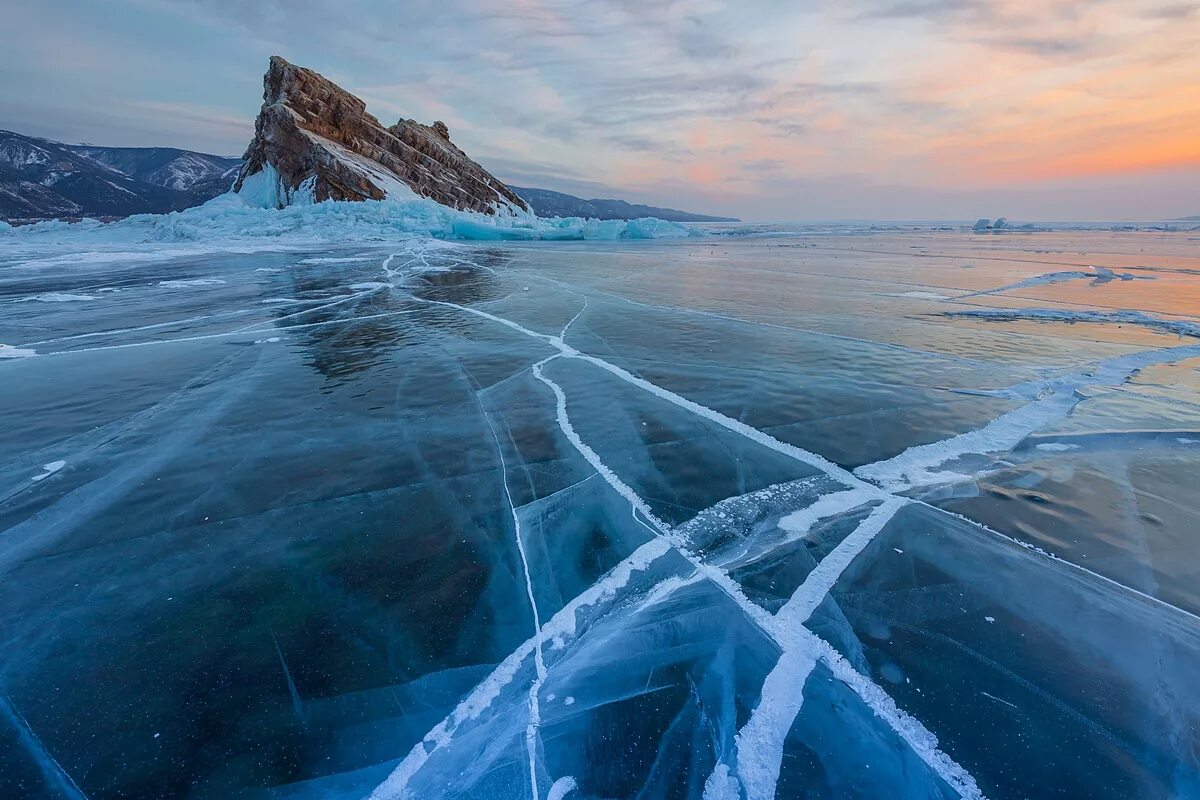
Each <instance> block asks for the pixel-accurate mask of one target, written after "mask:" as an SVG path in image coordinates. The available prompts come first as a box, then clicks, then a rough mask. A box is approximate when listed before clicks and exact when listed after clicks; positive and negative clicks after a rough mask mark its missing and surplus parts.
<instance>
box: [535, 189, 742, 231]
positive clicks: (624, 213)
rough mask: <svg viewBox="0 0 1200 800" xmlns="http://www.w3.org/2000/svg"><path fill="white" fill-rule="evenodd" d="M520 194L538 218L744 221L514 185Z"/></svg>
mask: <svg viewBox="0 0 1200 800" xmlns="http://www.w3.org/2000/svg"><path fill="white" fill-rule="evenodd" d="M511 188H512V190H513V191H514V192H516V193H517V194H519V195H521V197H522V198H524V200H525V201H526V202H528V203H529V205H530V207H531V208H533V211H534V213H535V214H537V215H538V216H539V217H589V218H595V219H641V218H643V217H656V218H658V219H665V220H668V221H670V222H741V220H739V219H737V218H735V217H711V216H707V215H704V214H691V213H688V212H687V211H679V210H677V209H674V208H658V207H657V206H645V205H640V204H636V203H627V202H625V201H624V200H600V199H593V200H584V199H583V198H581V197H575V196H574V195H570V194H565V193H563V192H553V191H551V190H549V189H531V188H528V187H524V186H513V187H511Z"/></svg>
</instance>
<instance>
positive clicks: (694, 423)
mask: <svg viewBox="0 0 1200 800" xmlns="http://www.w3.org/2000/svg"><path fill="white" fill-rule="evenodd" d="M252 188H253V186H252ZM347 205H348V204H317V205H311V206H291V207H289V208H287V209H284V210H279V211H275V210H267V209H260V208H255V207H252V206H250V205H247V204H246V203H245V202H244V201H243V200H241V199H238V198H229V197H226V198H223V199H221V200H219V201H216V202H215V203H213V204H210V205H209V206H206V207H204V208H202V209H195V210H192V211H190V212H183V213H181V214H176V215H168V216H167V217H160V218H134V219H130V220H127V221H125V222H123V223H117V224H114V225H108V226H104V225H99V224H90V223H89V224H84V225H81V226H77V227H73V228H72V227H66V226H61V225H46V226H40V227H39V226H33V228H31V229H27V230H20V229H17V230H12V231H4V232H0V340H2V341H5V342H7V343H9V344H7V345H5V346H0V356H6V357H5V360H4V361H3V362H0V372H3V373H4V375H3V376H0V619H3V620H4V622H3V625H2V627H0V636H2V638H3V641H2V643H0V644H2V646H3V648H4V652H5V653H6V654H7V657H6V658H5V659H4V664H3V668H2V674H0V795H2V796H6V797H7V796H13V797H35V798H40V797H47V798H51V797H88V798H92V800H98V799H100V798H117V797H130V796H134V797H137V796H151V797H214V798H215V797H220V798H246V799H247V800H250V798H257V799H258V800H263V799H264V798H265V799H267V800H309V799H312V798H365V797H372V798H375V800H388V799H390V798H424V797H431V798H432V797H454V798H496V797H504V798H534V797H536V798H537V800H571V799H572V798H581V799H582V798H592V797H605V798H612V797H630V798H646V799H647V800H654V799H655V798H679V797H687V798H713V799H723V798H738V799H739V800H742V799H743V798H744V799H745V800H750V799H751V798H771V797H779V798H787V797H828V798H840V797H855V796H857V797H912V798H955V797H967V798H977V797H988V798H1010V797H1011V798H1039V797H1061V796H1087V797H1097V798H1124V797H1145V798H1164V800H1165V799H1166V798H1181V797H1195V796H1200V753H1198V752H1197V749H1196V736H1195V731H1196V730H1197V729H1198V726H1200V688H1198V687H1197V684H1196V681H1195V680H1194V674H1195V665H1196V664H1197V663H1200V618H1198V617H1197V615H1198V614H1200V593H1198V592H1197V589H1196V586H1197V583H1196V580H1195V578H1196V575H1197V570H1198V569H1200V547H1198V546H1197V543H1196V540H1195V536H1194V535H1193V534H1194V531H1195V525H1196V520H1197V519H1200V505H1197V502H1198V501H1197V495H1196V492H1195V486H1196V485H1197V481H1200V377H1198V376H1200V373H1198V372H1197V365H1200V336H1197V333H1198V331H1197V329H1196V328H1195V327H1194V326H1195V319H1194V316H1191V315H1193V314H1194V308H1195V307H1196V306H1195V305H1194V303H1195V301H1196V300H1198V299H1200V278H1198V277H1197V275H1200V254H1197V252H1196V251H1195V244H1194V242H1193V240H1191V239H1189V238H1187V235H1186V234H1170V235H1164V234H1162V233H1155V234H1143V233H1139V232H1136V231H1135V232H1097V231H1090V232H1080V231H1038V232H1029V231H1018V230H1015V229H1010V228H1004V235H997V236H986V237H980V236H973V235H972V234H971V232H970V229H969V226H966V225H958V226H951V227H950V228H949V229H947V230H931V229H929V228H923V229H919V230H907V229H893V230H887V231H882V230H874V231H872V230H869V229H866V228H853V229H852V228H849V227H841V228H839V227H837V226H827V227H823V228H821V229H819V230H816V229H814V230H809V231H807V232H806V231H805V230H804V229H802V228H799V227H797V228H788V229H775V230H758V231H740V232H739V234H738V235H722V233H723V231H722V230H720V229H719V228H716V227H714V228H713V229H710V230H709V231H708V232H707V235H705V236H680V237H678V238H675V236H676V234H678V233H679V230H676V227H673V226H672V227H665V226H662V225H661V224H660V223H657V222H654V223H650V222H636V223H628V224H627V223H615V224H613V223H588V222H584V221H574V222H571V221H559V222H549V223H547V222H544V221H543V222H534V221H530V220H519V219H514V220H509V221H507V222H505V221H499V222H498V221H496V220H488V219H483V218H476V217H471V216H469V215H455V214H449V213H446V212H441V211H436V210H433V211H431V210H430V209H429V208H428V207H427V206H426V205H425V204H423V202H421V201H411V200H410V201H387V202H383V203H375V204H360V205H359V207H357V208H349V207H347ZM680 230H684V232H685V233H686V229H680ZM789 231H792V232H789ZM796 231H799V232H796ZM518 232H519V233H518ZM725 233H728V232H727V231H725ZM755 233H757V234H761V235H747V234H755ZM428 234H432V235H428ZM560 234H561V235H562V236H563V237H564V238H576V239H578V238H580V237H584V238H588V239H590V241H585V242H574V243H571V242H557V241H544V240H545V239H553V238H556V237H557V236H559V235H560ZM659 234H666V235H659ZM767 234H770V235H767ZM456 236H457V237H460V238H468V237H470V238H474V239H483V240H487V241H471V242H467V241H457V242H456V241H445V240H442V239H439V238H437V237H456ZM632 236H655V237H656V238H655V240H650V239H642V240H638V241H631V240H629V239H630V238H631V237H632ZM513 238H525V239H530V240H531V241H512V239H513ZM539 238H540V239H542V240H543V241H532V239H539ZM504 239H508V241H504ZM164 242H166V244H164ZM1030 262H1033V263H1030ZM963 264H973V265H975V266H974V268H973V269H970V270H964V269H963V268H962V266H963ZM1093 265H1094V266H1093ZM1066 275H1069V276H1070V277H1065V276H1066ZM1110 275H1111V276H1112V277H1109V276H1110ZM1125 275H1132V276H1135V277H1153V278H1155V280H1153V281H1133V280H1124V279H1123V276H1125ZM1085 277H1086V278H1087V280H1088V282H1096V279H1097V278H1102V279H1103V280H1100V281H1099V282H1097V285H1095V286H1089V285H1086V284H1085V283H1084V282H1083V279H1084V278H1085ZM1072 292H1073V293H1074V294H1070V293H1072ZM54 294H64V295H88V296H90V297H93V298H95V299H93V300H90V301H87V302H83V301H80V302H24V301H25V300H27V299H33V298H39V297H44V296H49V295H54ZM1072 298H1073V299H1072ZM1134 302H1136V303H1137V307H1136V308H1131V307H1130V305H1129V304H1131V303H1134ZM1013 303H1016V304H1019V305H1021V306H1024V307H1022V308H1014V307H1011V304H1013ZM1068 303H1074V305H1068ZM993 304H994V307H993ZM6 351H8V352H7V353H6ZM18 355H19V356H21V357H15V356H18Z"/></svg>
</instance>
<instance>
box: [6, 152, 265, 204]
mask: <svg viewBox="0 0 1200 800" xmlns="http://www.w3.org/2000/svg"><path fill="white" fill-rule="evenodd" d="M240 165H241V161H240V159H236V158H223V157H221V156H213V155H207V154H204V153H195V152H192V151H190V150H177V149H174V148H168V147H96V146H93V145H72V144H63V143H61V142H54V141H51V140H49V139H41V138H37V137H34V136H24V135H22V134H19V133H14V132H12V131H0V219H6V220H22V219H50V218H55V217H102V216H112V217H121V216H128V215H130V214H146V213H164V212H167V211H177V210H180V209H184V208H189V207H191V206H195V205H199V204H200V203H203V202H204V201H205V200H208V199H209V198H211V197H215V196H216V195H218V194H221V193H222V192H225V191H228V190H229V187H230V185H231V184H232V183H233V179H234V177H235V176H236V175H237V169H238V167H239V166H240Z"/></svg>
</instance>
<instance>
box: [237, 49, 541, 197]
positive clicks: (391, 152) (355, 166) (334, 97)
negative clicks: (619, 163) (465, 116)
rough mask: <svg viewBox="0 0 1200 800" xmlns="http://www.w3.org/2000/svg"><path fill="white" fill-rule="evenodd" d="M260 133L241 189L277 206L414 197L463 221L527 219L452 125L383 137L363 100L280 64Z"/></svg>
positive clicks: (266, 82) (273, 71)
mask: <svg viewBox="0 0 1200 800" xmlns="http://www.w3.org/2000/svg"><path fill="white" fill-rule="evenodd" d="M254 128H255V130H254V140H253V141H252V142H251V143H250V147H249V148H248V149H247V150H246V155H245V157H244V158H245V164H244V166H243V167H242V171H241V174H240V175H239V176H238V179H237V182H236V184H235V185H234V189H235V191H243V189H245V190H246V191H245V192H243V193H244V194H246V193H250V192H254V193H257V194H258V195H259V197H260V199H261V198H263V197H266V198H268V202H273V203H274V204H275V205H278V206H284V205H287V204H288V203H290V202H293V201H294V200H296V199H297V198H298V197H304V198H306V199H311V200H315V201H321V200H382V199H384V198H385V197H388V196H389V195H390V196H393V197H404V196H407V195H408V194H409V192H410V190H411V192H414V193H416V194H418V195H420V196H422V197H428V198H430V199H432V200H435V201H437V202H439V203H441V204H442V205H446V206H450V207H451V208H456V209H459V210H462V211H478V212H483V213H485V214H494V213H496V212H497V211H503V210H504V209H514V210H519V211H528V210H529V207H528V206H527V205H526V204H525V201H523V200H522V199H521V198H520V197H518V196H517V195H516V193H514V192H513V191H512V190H511V189H509V188H508V187H507V186H505V185H504V183H502V182H501V181H500V180H498V179H497V178H495V177H494V176H493V175H491V174H490V173H489V172H488V171H487V170H485V169H484V168H483V167H481V166H479V165H478V164H476V163H475V162H474V161H472V160H471V159H470V158H469V157H468V156H467V154H466V153H464V152H463V151H462V150H459V149H458V148H457V147H456V146H455V145H454V144H453V143H452V142H451V141H450V131H449V129H448V128H447V127H446V125H445V123H443V122H435V123H433V125H428V126H427V125H421V124H420V123H417V122H414V121H413V120H407V119H402V120H400V121H399V122H397V123H396V124H395V125H393V126H391V127H390V128H385V127H383V125H381V124H380V123H379V120H377V119H375V117H373V116H371V115H370V114H368V113H367V107H366V104H365V103H364V102H363V101H362V100H360V99H359V98H357V97H355V96H354V95H352V94H350V93H349V92H347V91H346V90H344V89H342V88H341V87H339V86H337V85H336V84H334V83H333V82H332V81H329V80H327V79H325V78H323V77H322V76H320V75H318V74H317V73H315V72H313V71H312V70H309V69H304V68H303V67H297V66H295V65H293V64H289V63H288V62H287V61H284V60H283V59H282V58H280V57H279V56H273V57H272V58H271V63H270V66H269V67H268V69H267V74H266V75H265V76H264V77H263V106H262V110H260V111H259V113H258V119H257V120H256V121H255V124H254ZM264 187H265V188H266V189H267V191H265V192H264V191H263V190H264Z"/></svg>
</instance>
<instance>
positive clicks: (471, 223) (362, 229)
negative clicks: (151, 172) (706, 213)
mask: <svg viewBox="0 0 1200 800" xmlns="http://www.w3.org/2000/svg"><path fill="white" fill-rule="evenodd" d="M260 176H261V177H260ZM279 191H280V188H279V182H278V180H277V179H275V178H273V177H272V176H271V175H269V174H267V171H265V170H264V171H263V172H262V173H259V174H258V175H255V176H253V177H252V178H251V179H250V181H249V182H248V185H247V186H246V187H244V188H243V191H242V193H241V194H234V193H228V194H223V195H220V196H219V197H215V198H213V199H212V200H209V201H208V202H207V203H205V204H204V205H201V206H197V207H195V208H189V209H187V210H185V211H176V212H172V213H170V214H139V215H136V216H132V217H128V218H126V219H123V220H120V221H117V222H112V223H102V222H99V221H97V220H91V219H87V220H83V221H81V222H77V223H67V222H61V221H57V220H56V221H52V222H40V223H37V224H35V225H26V226H20V227H12V226H9V225H4V224H0V241H3V240H8V241H9V242H16V243H20V244H28V245H41V244H134V243H154V242H195V243H208V242H229V241H237V240H251V241H253V240H259V241H261V240H276V241H282V242H289V243H296V244H305V243H325V242H341V241H346V240H348V239H352V240H358V241H386V240H394V239H399V238H408V237H413V236H429V237H434V238H437V239H470V240H479V241H502V240H509V241H512V240H516V241H520V240H537V239H544V240H555V241H562V240H584V239H588V240H617V239H670V238H686V237H688V236H692V235H695V231H694V230H693V229H690V228H687V227H684V226H683V225H680V224H678V223H674V222H666V221H664V220H660V219H654V218H650V217H647V218H645V219H635V220H628V221H625V220H595V219H581V218H579V217H570V218H565V219H564V218H560V217H556V218H554V219H540V218H538V217H536V216H533V215H532V214H517V213H513V214H497V215H494V216H493V215H487V214H477V213H473V212H467V211H456V210H454V209H452V208H448V207H447V206H443V205H440V204H438V203H436V202H434V201H433V200H428V199H424V198H416V197H415V196H414V197H411V198H403V197H396V198H394V199H392V198H389V199H388V200H366V201H362V202H348V201H325V202H322V203H312V202H308V203H306V202H303V200H304V195H303V192H304V188H303V187H301V188H300V189H299V190H298V191H297V193H295V194H294V195H293V196H292V197H290V203H291V204H290V205H288V206H287V207H285V208H282V209H277V208H275V207H274V204H275V202H276V201H277V200H278V193H279ZM410 194H411V192H410Z"/></svg>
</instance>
